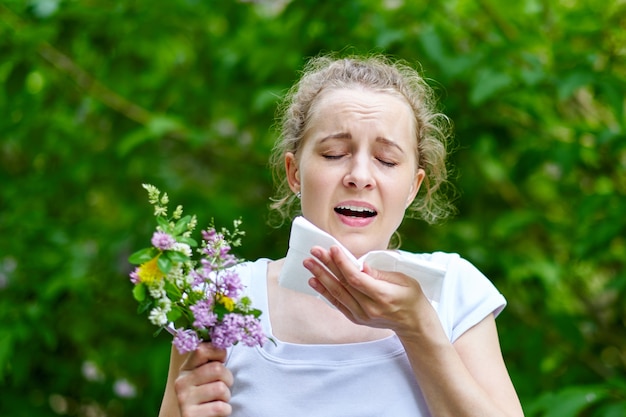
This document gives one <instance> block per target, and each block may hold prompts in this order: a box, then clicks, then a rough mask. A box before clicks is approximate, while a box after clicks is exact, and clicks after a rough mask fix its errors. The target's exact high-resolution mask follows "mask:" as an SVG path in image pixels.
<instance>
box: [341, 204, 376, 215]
mask: <svg viewBox="0 0 626 417" xmlns="http://www.w3.org/2000/svg"><path fill="white" fill-rule="evenodd" d="M335 212H336V213H338V214H341V215H342V216H348V217H374V216H376V214H378V213H377V212H376V210H372V209H369V208H367V207H358V206H338V207H335Z"/></svg>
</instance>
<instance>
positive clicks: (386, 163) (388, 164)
mask: <svg viewBox="0 0 626 417" xmlns="http://www.w3.org/2000/svg"><path fill="white" fill-rule="evenodd" d="M376 160H377V161H378V162H380V163H381V164H383V165H384V166H386V167H390V168H392V167H395V166H396V165H398V164H397V163H395V162H391V161H387V160H385V159H380V158H376Z"/></svg>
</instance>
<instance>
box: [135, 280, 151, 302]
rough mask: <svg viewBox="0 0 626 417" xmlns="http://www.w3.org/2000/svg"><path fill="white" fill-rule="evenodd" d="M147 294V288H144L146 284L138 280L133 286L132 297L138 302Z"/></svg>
mask: <svg viewBox="0 0 626 417" xmlns="http://www.w3.org/2000/svg"><path fill="white" fill-rule="evenodd" d="M147 294H148V289H147V288H146V284H144V283H143V282H140V283H139V284H137V285H135V287H134V288H133V297H134V298H135V300H137V301H138V302H140V303H141V302H143V301H144V300H145V299H146V296H147Z"/></svg>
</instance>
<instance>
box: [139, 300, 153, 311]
mask: <svg viewBox="0 0 626 417" xmlns="http://www.w3.org/2000/svg"><path fill="white" fill-rule="evenodd" d="M153 304H154V303H153V300H152V299H151V298H146V299H145V300H143V301H142V302H141V303H140V304H139V306H137V313H138V314H143V313H145V312H146V311H148V310H149V309H150V308H151V307H152V305H153Z"/></svg>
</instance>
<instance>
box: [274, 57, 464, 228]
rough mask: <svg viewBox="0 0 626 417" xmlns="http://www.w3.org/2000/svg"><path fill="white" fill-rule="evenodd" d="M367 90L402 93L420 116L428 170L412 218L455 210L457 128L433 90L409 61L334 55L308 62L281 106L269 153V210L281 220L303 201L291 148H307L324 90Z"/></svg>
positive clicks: (420, 155) (420, 147)
mask: <svg viewBox="0 0 626 417" xmlns="http://www.w3.org/2000/svg"><path fill="white" fill-rule="evenodd" d="M343 88H365V89H369V90H371V91H375V92H384V93H389V94H392V95H395V96H400V97H403V98H404V99H405V100H406V101H407V102H408V103H409V105H410V107H411V109H412V110H413V114H414V116H415V126H417V129H416V132H415V133H416V138H415V140H416V141H417V163H418V166H419V167H420V168H422V169H424V170H425V171H426V177H425V179H424V182H423V184H422V186H421V188H420V192H419V194H418V196H417V198H416V199H415V201H414V202H413V204H411V206H410V207H409V208H408V209H407V216H409V217H417V218H421V219H423V220H425V221H426V222H428V223H435V222H437V221H439V220H441V219H443V218H446V217H448V216H449V215H450V214H452V213H453V212H454V207H453V205H452V203H451V201H450V199H449V198H448V195H447V193H446V189H448V188H450V184H449V182H448V167H447V164H446V157H447V154H448V144H449V139H450V137H451V131H452V128H451V127H452V126H451V123H450V120H449V119H448V117H447V116H445V115H444V114H442V113H439V112H437V111H436V105H437V102H436V98H435V94H434V91H433V89H432V88H431V87H430V86H429V85H428V84H427V83H426V81H425V80H424V78H422V76H421V75H420V74H419V73H418V71H416V70H415V69H413V68H412V67H410V66H409V65H408V64H406V63H404V62H402V61H399V60H392V59H391V58H389V57H386V56H383V55H371V56H350V57H346V58H334V57H333V56H330V55H322V56H318V57H314V58H312V59H311V60H309V61H308V63H307V64H306V65H305V67H304V69H303V71H302V76H301V77H300V79H299V81H298V82H297V83H296V84H295V85H294V86H293V87H292V88H291V89H290V90H289V91H288V93H287V94H286V96H285V97H284V99H283V101H282V103H281V105H280V106H279V108H278V111H279V116H278V129H279V132H280V135H279V138H278V140H277V141H276V144H275V145H274V149H273V151H272V155H271V157H270V165H271V167H272V170H273V175H274V182H275V185H276V192H275V196H274V198H272V203H271V205H270V208H272V209H274V210H275V211H276V212H277V214H278V217H279V222H280V223H282V222H284V221H285V220H286V219H290V218H291V217H292V216H293V215H294V214H296V213H297V211H298V208H299V200H298V199H297V198H296V196H295V195H294V194H293V192H292V191H291V189H290V188H289V184H288V183H287V178H286V175H285V166H284V157H285V154H286V152H293V153H294V154H297V152H298V150H299V149H300V148H301V146H302V141H303V137H304V132H305V131H306V128H307V123H308V122H309V118H310V112H311V108H312V107H313V104H314V103H315V101H316V100H317V98H318V97H319V95H320V93H321V92H322V91H326V90H330V89H343Z"/></svg>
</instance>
